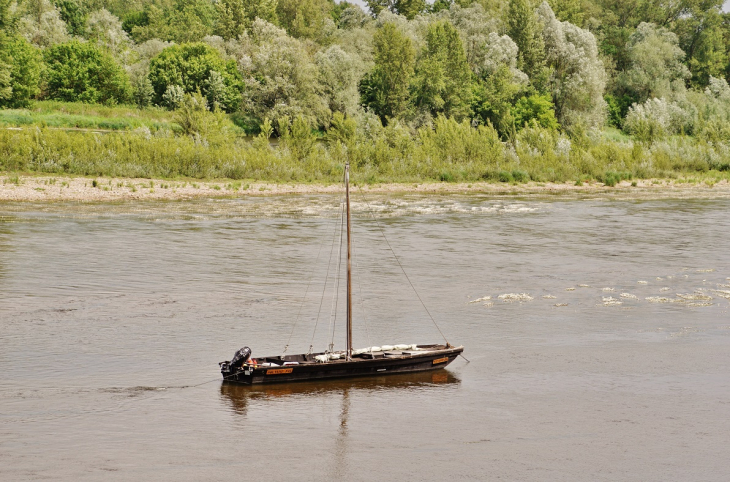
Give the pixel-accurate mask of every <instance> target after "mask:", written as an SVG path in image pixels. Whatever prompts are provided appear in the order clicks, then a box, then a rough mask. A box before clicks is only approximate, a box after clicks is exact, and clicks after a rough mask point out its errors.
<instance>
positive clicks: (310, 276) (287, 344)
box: [282, 229, 328, 355]
mask: <svg viewBox="0 0 730 482" xmlns="http://www.w3.org/2000/svg"><path fill="white" fill-rule="evenodd" d="M327 232H328V230H327V229H325V230H324V231H323V232H322V236H321V237H320V238H319V242H318V243H317V244H319V250H318V251H317V259H315V260H314V265H313V266H312V271H311V272H310V273H309V281H308V282H307V289H306V290H305V291H304V298H302V302H301V303H300V304H299V311H298V312H297V317H296V318H295V319H294V326H292V328H291V333H289V339H288V340H287V341H286V345H285V346H284V351H283V352H282V355H283V354H285V353H286V351H287V350H288V349H289V343H291V339H292V336H293V335H294V330H295V329H296V327H297V323H298V322H299V316H300V315H301V314H302V308H303V307H304V303H305V302H306V301H307V294H308V293H309V287H310V286H311V285H312V279H313V278H314V270H315V269H317V264H318V261H319V256H320V254H322V247H323V246H324V243H323V242H322V240H323V239H324V236H325V234H327Z"/></svg>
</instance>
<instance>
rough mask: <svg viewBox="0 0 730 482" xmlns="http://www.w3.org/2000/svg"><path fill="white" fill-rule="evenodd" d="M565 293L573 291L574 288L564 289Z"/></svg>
mask: <svg viewBox="0 0 730 482" xmlns="http://www.w3.org/2000/svg"><path fill="white" fill-rule="evenodd" d="M565 291H575V288H565Z"/></svg>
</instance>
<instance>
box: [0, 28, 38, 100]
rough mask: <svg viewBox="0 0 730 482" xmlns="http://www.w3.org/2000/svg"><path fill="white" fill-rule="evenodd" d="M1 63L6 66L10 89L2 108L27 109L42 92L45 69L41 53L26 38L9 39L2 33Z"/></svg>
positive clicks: (0, 42)
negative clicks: (42, 76)
mask: <svg viewBox="0 0 730 482" xmlns="http://www.w3.org/2000/svg"><path fill="white" fill-rule="evenodd" d="M0 63H3V64H4V65H5V69H6V70H5V71H6V74H7V81H6V86H7V88H8V89H9V91H7V93H6V94H7V95H6V96H5V98H4V99H3V100H2V101H0V106H3V107H26V106H27V105H28V101H29V100H30V99H32V98H34V97H35V96H36V95H38V93H39V92H40V88H39V83H40V78H41V72H42V68H43V63H42V57H41V54H40V52H39V51H38V49H37V48H36V47H34V46H33V45H31V44H30V42H28V41H27V40H25V39H24V38H22V37H8V36H6V35H5V34H4V33H3V32H2V31H0Z"/></svg>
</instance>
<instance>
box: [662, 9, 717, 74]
mask: <svg viewBox="0 0 730 482" xmlns="http://www.w3.org/2000/svg"><path fill="white" fill-rule="evenodd" d="M721 7H722V3H721V2H718V1H715V0H709V1H707V0H705V1H700V2H698V3H696V4H693V5H691V6H690V7H689V8H688V14H687V15H683V16H681V17H680V18H678V19H677V20H676V21H675V24H674V25H673V28H672V30H673V31H674V32H675V33H676V34H677V36H678V38H679V46H680V48H681V49H682V50H683V51H684V52H685V53H686V58H685V63H686V65H687V66H688V67H689V70H690V72H691V73H692V78H691V83H692V84H693V85H695V86H697V87H702V88H704V87H705V86H707V85H708V84H709V82H710V77H722V76H723V72H724V70H725V67H726V65H727V62H728V52H727V47H726V45H725V40H724V38H723V14H722V12H721V10H720V9H721Z"/></svg>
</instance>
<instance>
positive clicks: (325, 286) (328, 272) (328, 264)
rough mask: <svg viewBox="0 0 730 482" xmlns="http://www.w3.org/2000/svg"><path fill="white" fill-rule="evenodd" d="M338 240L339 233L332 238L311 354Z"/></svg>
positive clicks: (310, 346) (311, 342)
mask: <svg viewBox="0 0 730 482" xmlns="http://www.w3.org/2000/svg"><path fill="white" fill-rule="evenodd" d="M336 239H337V231H335V233H334V236H332V247H331V248H330V257H329V260H328V261H327V273H326V274H325V276H324V286H323V287H322V297H321V298H320V300H319V310H318V311H317V319H316V320H315V322H314V330H313V331H312V340H311V341H310V343H309V353H312V347H313V346H314V336H315V335H316V334H317V325H318V324H319V316H320V314H321V313H322V303H323V302H324V294H325V292H326V291H327V282H328V281H329V277H330V265H331V264H332V253H333V252H334V250H335V240H336Z"/></svg>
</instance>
